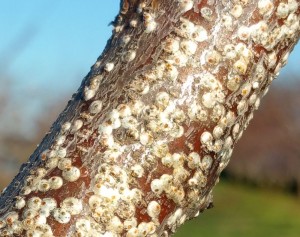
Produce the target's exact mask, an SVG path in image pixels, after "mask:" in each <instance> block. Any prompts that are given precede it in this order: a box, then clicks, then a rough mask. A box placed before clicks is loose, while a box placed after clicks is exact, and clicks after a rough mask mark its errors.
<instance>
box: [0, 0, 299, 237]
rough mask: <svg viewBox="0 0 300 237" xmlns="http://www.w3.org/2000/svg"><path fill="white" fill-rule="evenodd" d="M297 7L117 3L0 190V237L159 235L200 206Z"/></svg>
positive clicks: (283, 52) (286, 0) (294, 26)
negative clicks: (104, 36)
mask: <svg viewBox="0 0 300 237" xmlns="http://www.w3.org/2000/svg"><path fill="white" fill-rule="evenodd" d="M103 5H104V4H103ZM299 5H300V4H299V1H297V0H282V1H277V0H274V1H271V0H231V1H230V0H222V1H214V0H202V1H201V0H198V1H196V0H195V1H192V0H164V1H162V0H161V1H159V0H152V1H150V0H144V1H142V0H124V1H123V2H121V11H120V14H119V16H118V17H117V18H116V19H115V22H114V24H115V28H114V33H113V36H112V38H111V39H110V40H109V41H108V44H107V47H106V49H105V50H104V52H103V54H102V56H101V57H100V58H99V59H98V60H97V62H96V63H95V65H93V67H92V68H91V71H90V72H89V74H88V75H87V76H86V78H85V79H84V80H83V82H82V85H81V87H80V88H79V90H78V91H77V93H75V94H74V96H73V98H72V100H71V101H70V102H69V103H68V106H67V107H66V109H65V110H64V111H63V113H62V114H61V115H60V116H59V118H58V119H57V121H56V122H55V123H54V125H53V126H52V128H51V130H50V132H49V134H47V136H46V137H45V138H44V140H43V141H42V142H41V144H40V145H39V147H38V148H37V150H36V151H35V152H34V154H33V155H32V156H31V157H30V159H29V161H28V163H26V164H24V165H23V166H22V167H21V169H20V172H19V174H18V175H17V176H16V178H15V179H14V180H13V181H12V183H11V184H10V185H9V186H8V187H7V188H6V189H5V191H3V193H2V195H1V198H0V236H106V237H108V236H127V237H133V236H153V237H154V236H168V235H170V234H171V233H172V232H174V231H175V230H176V228H177V227H178V226H179V225H181V224H182V223H184V222H185V221H186V220H187V219H191V218H193V217H195V216H197V215H198V214H199V213H200V212H202V211H204V210H205V209H207V208H209V207H210V206H211V205H212V194H211V191H212V188H213V187H214V186H215V184H216V183H217V182H218V177H219V175H220V173H221V171H222V170H223V169H224V168H225V167H226V165H227V164H228V162H229V158H230V155H231V153H232V149H233V146H234V144H235V143H236V142H237V140H238V139H239V138H240V137H241V136H242V133H243V130H244V129H245V128H246V127H247V125H248V123H249V121H250V120H251V119H252V117H253V111H254V110H255V109H257V108H258V106H259V103H260V99H261V98H262V97H263V96H264V95H265V94H266V92H267V90H268V86H269V84H270V83H271V82H272V80H273V79H274V78H275V77H276V76H277V75H278V72H279V70H280V68H281V67H282V66H283V65H284V64H285V63H286V60H287V58H288V54H289V53H290V51H291V50H292V48H293V47H294V45H295V44H296V42H297V40H298V38H299V31H300V29H299V28H300V27H299V19H300V18H299V15H300V8H299Z"/></svg>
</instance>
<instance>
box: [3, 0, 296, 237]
mask: <svg viewBox="0 0 300 237" xmlns="http://www.w3.org/2000/svg"><path fill="white" fill-rule="evenodd" d="M103 2H104V1H99V0H90V1H83V0H79V1H71V0H65V1H58V0H56V1H53V0H51V1H50V0H44V1H39V0H31V1H16V0H1V1H0V190H1V189H3V188H4V187H5V186H6V185H7V184H8V183H9V181H10V180H11V179H12V178H13V177H14V175H15V174H16V172H17V171H18V168H19V166H20V165H21V163H23V162H25V161H26V160H27V159H28V157H29V156H30V154H31V153H32V152H33V150H34V149H35V147H36V146H37V144H38V142H39V141H41V139H42V137H43V136H44V134H45V133H46V132H47V131H48V129H49V127H50V125H51V124H52V123H53V122H54V120H55V118H56V117H57V115H58V114H59V113H60V112H61V111H62V109H63V108H64V107H65V105H66V103H67V101H68V99H69V98H70V97H71V95H72V93H73V92H75V91H76V89H77V88H78V86H79V85H80V82H81V80H82V78H83V77H84V76H85V75H86V74H87V72H88V71H89V68H90V66H91V65H92V64H93V63H94V62H95V60H96V58H97V57H98V56H99V55H100V53H101V51H102V50H103V48H104V46H105V44H106V41H107V40H108V38H109V36H110V34H111V27H110V26H109V23H110V22H111V21H112V20H113V19H114V17H115V15H116V13H117V11H118V8H119V0H110V1H105V3H103ZM299 79H300V45H299V44H298V46H297V47H296V48H295V50H294V52H293V53H292V55H291V57H290V59H289V63H288V65H287V66H286V67H285V68H284V70H283V71H282V72H281V74H280V77H279V78H278V80H276V81H275V82H274V84H273V85H272V88H271V90H270V92H269V94H268V95H267V96H266V97H265V99H264V100H263V102H262V106H261V108H260V110H259V111H258V112H256V113H255V117H254V118H255V119H254V120H253V121H252V123H251V124H250V126H249V128H248V129H247V131H246V132H245V135H244V136H243V138H242V140H241V141H240V142H239V144H238V145H237V147H236V149H235V151H234V154H233V157H232V160H231V163H230V165H229V166H228V168H227V169H226V171H225V172H224V174H223V177H222V179H221V182H220V184H219V185H218V186H217V187H216V189H215V192H214V194H215V195H214V196H215V203H214V204H215V208H213V209H210V210H208V211H206V212H205V213H204V214H202V215H200V217H199V218H197V219H195V220H193V221H190V222H189V223H188V224H186V225H185V226H183V227H182V228H181V229H180V231H179V232H178V233H177V234H176V235H175V236H177V237H183V236H190V237H196V236H210V237H219V236H220V237H221V236H222V237H226V236H231V237H234V236H243V237H247V236H273V237H274V236H280V237H282V236H284V237H292V236H299V233H300V172H299V169H300V146H299V140H300V109H299V108H300V80H299Z"/></svg>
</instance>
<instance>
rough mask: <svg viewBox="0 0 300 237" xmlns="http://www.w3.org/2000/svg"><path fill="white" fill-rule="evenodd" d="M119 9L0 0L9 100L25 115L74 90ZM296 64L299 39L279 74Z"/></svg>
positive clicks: (94, 0) (0, 64) (0, 60)
mask: <svg viewBox="0 0 300 237" xmlns="http://www.w3.org/2000/svg"><path fill="white" fill-rule="evenodd" d="M118 8H119V0H106V1H104V0H89V1H87V0H85V1H83V0H75V1H74V0H61V1H59V0H51V1H50V0H42V1H41V0H29V1H21V0H1V1H0V75H1V76H0V83H1V85H3V81H4V80H5V83H8V84H12V87H11V89H10V90H11V91H10V94H12V95H13V97H12V102H13V103H15V104H20V103H21V104H22V105H23V106H22V109H24V111H27V116H28V118H30V116H31V115H32V114H34V113H35V112H36V111H37V110H39V109H41V108H42V106H43V105H44V104H47V103H51V102H52V101H53V100H55V99H59V98H60V97H65V96H67V97H69V96H71V94H72V93H73V92H75V90H76V89H77V88H78V86H79V85H80V82H81V80H82V78H83V77H84V76H85V75H86V74H87V73H88V71H89V69H90V66H91V65H92V64H93V63H94V62H95V60H96V58H97V57H98V56H99V55H100V54H101V52H102V50H103V48H104V46H105V44H106V41H107V40H108V38H109V36H110V35H111V26H108V24H109V23H110V22H111V21H112V20H113V19H114V17H115V15H116V14H117V11H118ZM299 66H300V46H299V44H298V46H297V48H296V50H295V51H294V52H293V54H292V55H291V57H290V60H289V64H288V66H286V68H285V70H284V71H283V72H282V75H283V77H284V76H285V75H287V74H288V73H290V74H295V75H297V74H298V75H299V73H300V67H299ZM58 83H59V86H58V87H57V85H58Z"/></svg>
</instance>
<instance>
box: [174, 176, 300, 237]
mask: <svg viewBox="0 0 300 237" xmlns="http://www.w3.org/2000/svg"><path fill="white" fill-rule="evenodd" d="M214 197H215V198H214V206H215V207H214V208H213V209H210V210H206V211H205V212H204V213H202V214H200V216H199V217H198V218H196V219H194V220H192V221H188V222H187V223H186V224H185V225H184V226H182V227H181V228H180V229H179V231H178V232H177V234H176V235H174V236H175V237H200V236H204V237H207V236H208V237H227V236H228V237H229V236H230V237H235V236H237V237H248V236H249V237H250V236H251V237H267V236H268V237H269V236H270V237H277V236H278V237H299V236H300V200H299V199H298V198H297V197H293V196H290V195H287V194H283V193H280V192H278V191H272V190H262V189H258V188H253V187H249V186H246V185H245V186H243V185H241V184H232V183H229V182H221V184H219V185H218V186H217V187H216V189H215V191H214Z"/></svg>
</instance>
